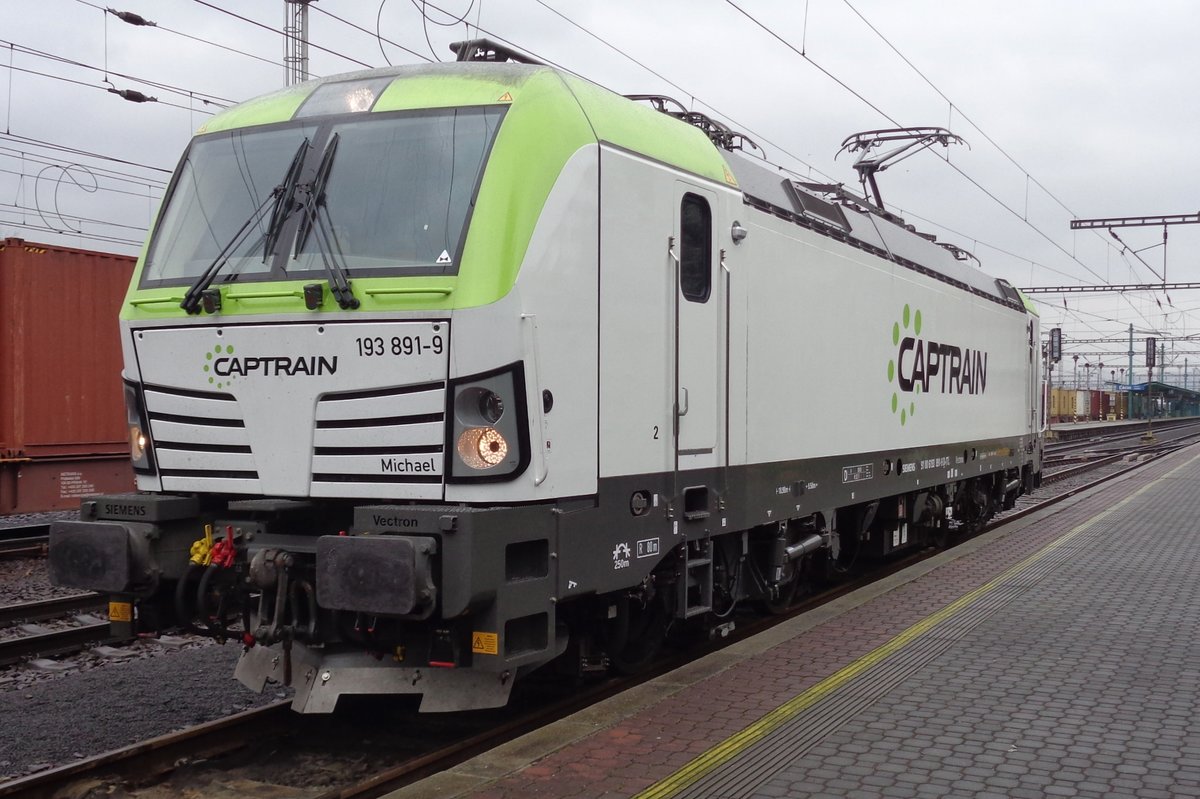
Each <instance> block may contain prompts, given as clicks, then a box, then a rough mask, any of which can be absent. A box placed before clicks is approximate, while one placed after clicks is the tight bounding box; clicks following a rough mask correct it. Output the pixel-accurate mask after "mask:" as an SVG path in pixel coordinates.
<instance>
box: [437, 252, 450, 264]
mask: <svg viewBox="0 0 1200 799" xmlns="http://www.w3.org/2000/svg"><path fill="white" fill-rule="evenodd" d="M436 263H439V264H448V263H450V253H448V252H446V251H445V250H442V254H441V255H439V256H438V258H437V261H436Z"/></svg>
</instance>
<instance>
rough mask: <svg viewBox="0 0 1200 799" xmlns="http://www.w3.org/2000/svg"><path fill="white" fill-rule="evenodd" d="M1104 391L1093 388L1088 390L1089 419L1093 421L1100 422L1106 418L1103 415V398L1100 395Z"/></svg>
mask: <svg viewBox="0 0 1200 799" xmlns="http://www.w3.org/2000/svg"><path fill="white" fill-rule="evenodd" d="M1102 393H1103V392H1102V391H1100V390H1099V389H1092V390H1090V391H1088V392H1087V395H1088V419H1089V420H1090V421H1093V422H1098V421H1101V420H1102V419H1104V416H1103V415H1101V410H1102V408H1101V399H1100V395H1101V394H1102Z"/></svg>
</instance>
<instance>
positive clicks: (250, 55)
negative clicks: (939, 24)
mask: <svg viewBox="0 0 1200 799" xmlns="http://www.w3.org/2000/svg"><path fill="white" fill-rule="evenodd" d="M75 2H76V3H79V4H81V5H85V6H90V7H91V8H94V9H96V10H98V11H103V12H105V13H106V14H114V13H116V12H114V10H113V9H111V8H107V7H106V6H98V5H96V4H95V3H91V2H88V0H75ZM153 27H154V28H156V29H158V30H161V31H166V32H167V33H170V34H174V35H175V36H181V37H183V38H184V39H190V40H191V41H193V42H199V43H200V44H206V45H209V46H210V47H216V48H218V49H221V50H225V51H227V52H230V53H236V54H238V55H243V56H246V57H247V58H253V59H254V60H256V61H262V62H263V63H265V64H270V65H271V66H274V67H278V66H282V62H279V61H274V60H272V59H270V58H264V57H263V56H260V55H256V54H254V53H250V52H247V51H245V50H239V49H238V48H236V47H230V46H229V45H225V44H221V43H220V42H214V41H211V40H209V39H201V38H200V37H199V36H192V35H191V34H190V33H184V32H183V31H178V30H175V29H173V28H169V27H167V26H166V25H163V24H161V23H158V22H155V23H154V25H153Z"/></svg>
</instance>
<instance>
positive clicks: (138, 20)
mask: <svg viewBox="0 0 1200 799" xmlns="http://www.w3.org/2000/svg"><path fill="white" fill-rule="evenodd" d="M104 10H105V11H107V12H108V13H110V14H112V15H113V16H114V17H116V18H117V19H119V20H121V21H122V22H128V23H129V24H130V25H149V26H150V27H152V28H157V27H158V23H157V22H151V21H150V20H148V19H146V18H145V17H143V16H142V15H141V14H135V13H133V12H132V11H117V10H116V9H115V8H106V9H104Z"/></svg>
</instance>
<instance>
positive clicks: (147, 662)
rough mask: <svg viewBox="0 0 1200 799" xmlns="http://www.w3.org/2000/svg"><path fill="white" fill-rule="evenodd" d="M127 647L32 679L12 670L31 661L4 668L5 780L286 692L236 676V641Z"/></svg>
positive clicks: (1, 764) (0, 726) (0, 739)
mask: <svg viewBox="0 0 1200 799" xmlns="http://www.w3.org/2000/svg"><path fill="white" fill-rule="evenodd" d="M168 643H170V641H168ZM129 649H130V652H129V653H128V654H125V655H120V654H118V655H117V656H115V657H110V658H107V659H105V660H104V661H103V662H102V663H98V664H96V665H95V666H94V667H93V668H90V669H79V670H73V671H71V672H69V673H60V674H52V675H51V677H52V678H51V679H44V678H42V679H35V680H34V681H33V682H32V683H30V682H28V681H26V680H25V679H22V678H20V677H17V676H15V675H13V674H9V672H25V673H30V672H36V671H37V670H36V669H35V668H33V667H30V666H26V667H22V668H16V667H13V668H9V669H3V670H0V681H2V680H4V679H5V678H8V683H7V684H3V683H0V731H2V732H0V783H3V782H5V781H7V780H11V779H14V778H16V777H19V776H23V775H25V774H30V773H32V772H35V771H41V770H44V769H47V768H52V767H54V766H59V765H63V764H65V763H69V762H71V761H73V760H79V759H80V758H83V757H88V756H91V755H94V754H98V753H100V752H107V751H109V750H111V749H117V748H119V747H122V746H127V745H129V744H132V743H136V742H138V741H144V740H146V739H147V738H152V737H155V736H158V735H163V734H166V733H168V732H170V731H172V730H177V729H181V728H183V727H187V726H191V725H193V724H197V723H199V722H203V721H211V720H213V719H217V718H222V717H224V716H228V715H231V714H233V713H237V712H240V711H242V710H246V709H248V708H251V707H257V706H259V705H264V704H268V703H270V702H274V701H276V700H278V699H280V698H282V697H283V696H284V693H283V692H282V691H278V692H276V691H272V690H270V689H269V688H268V690H267V691H266V692H265V693H263V694H262V695H259V694H255V693H253V692H251V691H250V690H249V689H247V688H244V687H243V686H242V685H241V684H240V683H238V682H237V681H235V680H234V679H233V667H234V664H235V663H236V661H237V658H238V655H239V654H240V652H241V647H238V646H234V645H226V646H220V645H218V644H214V643H211V642H210V641H208V640H206V639H188V642H187V643H183V644H182V645H181V646H179V647H178V648H175V649H170V648H168V647H164V646H162V645H159V644H154V643H150V642H145V641H144V642H139V643H138V644H135V645H133V646H132V647H130V648H129ZM80 657H84V656H80ZM93 657H95V656H94V655H93ZM71 660H72V661H73V660H74V659H71ZM68 662H69V661H68ZM44 676H45V674H44V673H42V677H44Z"/></svg>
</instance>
